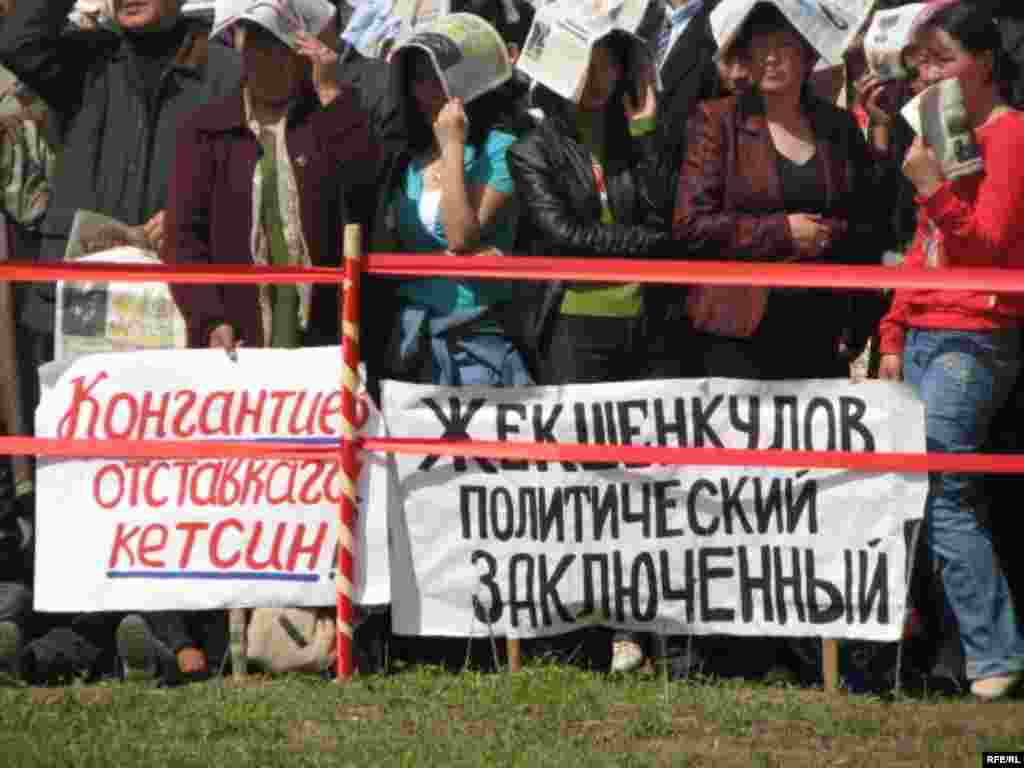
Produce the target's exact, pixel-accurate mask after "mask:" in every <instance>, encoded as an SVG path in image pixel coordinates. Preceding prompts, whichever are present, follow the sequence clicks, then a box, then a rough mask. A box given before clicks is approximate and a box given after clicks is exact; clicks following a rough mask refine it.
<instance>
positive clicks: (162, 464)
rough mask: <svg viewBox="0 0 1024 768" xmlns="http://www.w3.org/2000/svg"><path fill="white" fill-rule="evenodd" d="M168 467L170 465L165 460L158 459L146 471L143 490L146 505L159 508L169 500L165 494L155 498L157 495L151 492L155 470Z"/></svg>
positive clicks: (155, 475)
mask: <svg viewBox="0 0 1024 768" xmlns="http://www.w3.org/2000/svg"><path fill="white" fill-rule="evenodd" d="M170 468H171V465H170V464H168V463H167V462H166V461H158V462H156V463H155V464H153V466H152V467H151V468H150V470H149V472H148V473H146V484H145V489H144V491H143V496H144V498H145V501H146V506H147V507H152V508H159V507H162V506H164V505H166V504H167V502H168V501H169V499H168V497H167V496H161V497H159V498H157V496H156V495H155V494H154V493H153V482H154V481H155V480H156V477H157V470H161V469H170Z"/></svg>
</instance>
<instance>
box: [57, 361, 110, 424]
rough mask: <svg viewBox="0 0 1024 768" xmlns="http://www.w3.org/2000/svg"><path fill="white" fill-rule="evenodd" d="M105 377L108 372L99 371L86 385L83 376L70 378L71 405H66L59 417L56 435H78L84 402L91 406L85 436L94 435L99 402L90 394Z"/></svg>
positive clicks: (98, 414) (97, 419) (98, 416)
mask: <svg viewBox="0 0 1024 768" xmlns="http://www.w3.org/2000/svg"><path fill="white" fill-rule="evenodd" d="M107 378H110V376H109V374H108V373H107V372H106V371H101V372H100V373H98V374H96V378H94V379H93V380H92V383H91V384H89V385H88V386H86V385H85V377H84V376H79V377H77V378H75V379H72V380H71V385H72V387H73V389H72V392H71V405H70V406H68V409H67V410H66V411H65V412H64V415H63V416H61V417H60V422H59V423H58V426H57V437H60V438H64V439H67V438H73V437H79V436H80V435H79V434H78V422H79V419H80V418H82V417H83V416H84V414H83V413H82V409H83V408H84V406H85V405H86V404H88V405H89V406H91V408H92V416H91V418H90V419H89V426H88V428H87V429H86V432H85V437H96V424H97V423H98V422H99V418H100V404H99V403H98V402H96V399H95V398H94V397H93V396H92V391H93V390H94V389H95V388H96V385H98V384H99V383H100V382H101V381H103V380H104V379H107Z"/></svg>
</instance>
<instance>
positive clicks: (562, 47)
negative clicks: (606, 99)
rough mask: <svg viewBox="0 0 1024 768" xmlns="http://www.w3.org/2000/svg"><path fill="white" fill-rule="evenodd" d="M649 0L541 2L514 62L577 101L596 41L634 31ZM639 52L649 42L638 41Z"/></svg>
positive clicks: (553, 89)
mask: <svg viewBox="0 0 1024 768" xmlns="http://www.w3.org/2000/svg"><path fill="white" fill-rule="evenodd" d="M649 2H650V0H560V1H559V2H553V3H550V4H548V5H545V6H543V7H540V8H538V10H537V13H536V15H535V16H534V18H533V24H532V26H531V27H530V31H529V33H528V34H527V36H526V43H525V44H524V45H523V52H522V55H521V56H520V57H519V61H518V62H516V66H517V67H518V68H519V69H520V70H521V71H522V72H523V74H525V75H527V76H529V77H531V78H533V79H534V80H536V81H537V82H539V83H541V84H542V85H544V86H545V87H547V88H550V89H551V90H552V91H553V92H554V93H556V94H558V95H559V96H561V97H562V98H563V99H566V100H568V101H572V102H577V101H579V98H580V95H581V93H582V91H583V86H584V84H585V83H586V76H587V69H588V68H589V67H590V53H591V51H592V50H593V47H594V46H595V45H596V44H597V43H598V42H599V41H600V40H601V38H603V37H606V36H607V35H609V34H611V33H612V32H615V31H619V32H625V33H627V34H630V35H632V34H634V33H635V32H636V30H637V28H638V27H639V26H640V22H641V21H642V20H643V17H644V13H645V12H646V10H647V6H648V4H649ZM636 43H637V44H636V52H637V55H644V51H645V45H644V43H643V42H642V41H640V40H639V39H637V41H636Z"/></svg>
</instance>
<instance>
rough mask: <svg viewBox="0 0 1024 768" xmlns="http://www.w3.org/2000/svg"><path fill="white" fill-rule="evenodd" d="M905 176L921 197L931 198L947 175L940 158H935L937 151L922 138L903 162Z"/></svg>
mask: <svg viewBox="0 0 1024 768" xmlns="http://www.w3.org/2000/svg"><path fill="white" fill-rule="evenodd" d="M903 175H904V176H906V177H907V178H908V179H910V183H911V184H913V185H914V187H915V189H917V194H918V195H920V196H921V197H931V196H932V195H934V194H935V192H936V191H937V190H938V189H939V187H941V186H942V185H943V183H944V182H945V181H946V174H945V173H943V171H942V165H941V164H940V163H939V158H937V157H936V156H935V150H933V149H932V148H931V147H929V146H928V145H927V144H925V143H924V139H922V138H921V137H920V136H918V137H917V138H916V139H914V143H913V144H911V145H910V149H908V150H907V156H906V158H905V159H904V160H903Z"/></svg>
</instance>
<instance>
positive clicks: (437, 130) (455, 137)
mask: <svg viewBox="0 0 1024 768" xmlns="http://www.w3.org/2000/svg"><path fill="white" fill-rule="evenodd" d="M468 136H469V118H467V117H466V109H465V107H464V106H463V104H462V99H449V101H448V103H447V104H445V105H444V106H443V107H441V111H440V112H438V113H437V119H436V120H435V121H434V137H435V138H436V139H437V146H438V147H440V148H441V154H445V150H446V148H448V147H455V148H457V149H458V155H457V156H458V158H459V162H460V163H461V162H462V148H463V147H465V146H466V138H467V137H468Z"/></svg>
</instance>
